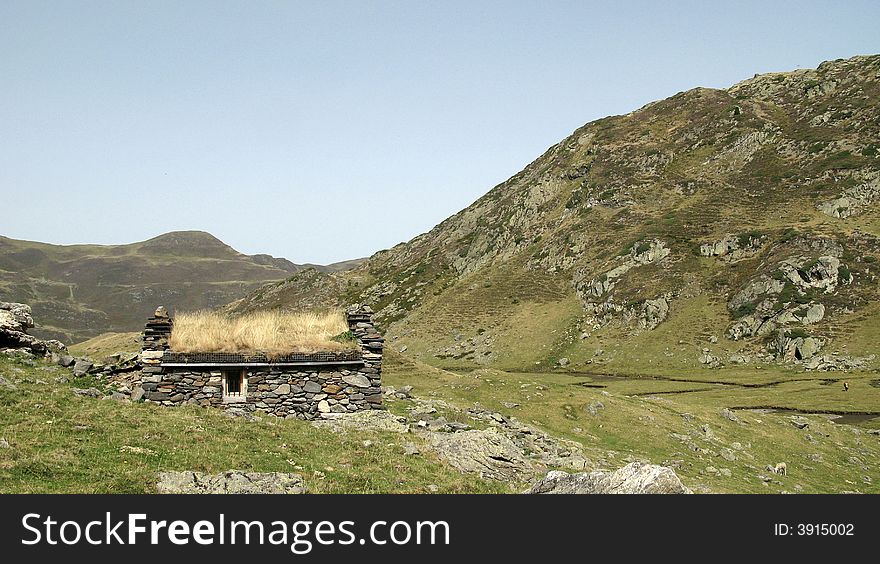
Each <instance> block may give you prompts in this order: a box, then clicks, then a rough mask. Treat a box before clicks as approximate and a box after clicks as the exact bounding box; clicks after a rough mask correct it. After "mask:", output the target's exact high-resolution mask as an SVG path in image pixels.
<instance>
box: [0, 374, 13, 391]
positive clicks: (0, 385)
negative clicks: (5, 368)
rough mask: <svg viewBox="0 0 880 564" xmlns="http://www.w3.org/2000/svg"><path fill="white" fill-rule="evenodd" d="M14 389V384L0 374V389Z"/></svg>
mask: <svg viewBox="0 0 880 564" xmlns="http://www.w3.org/2000/svg"><path fill="white" fill-rule="evenodd" d="M14 389H15V384H13V383H12V382H10V381H9V380H7V379H6V378H4V377H3V376H0V390H14Z"/></svg>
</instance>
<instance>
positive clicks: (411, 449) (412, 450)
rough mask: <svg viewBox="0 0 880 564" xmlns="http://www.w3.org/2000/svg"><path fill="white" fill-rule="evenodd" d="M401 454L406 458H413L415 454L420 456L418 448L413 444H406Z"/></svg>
mask: <svg viewBox="0 0 880 564" xmlns="http://www.w3.org/2000/svg"><path fill="white" fill-rule="evenodd" d="M403 454H404V455H406V456H415V455H417V454H421V451H420V450H419V447H417V446H416V445H415V443H411V442H407V443H404V445H403Z"/></svg>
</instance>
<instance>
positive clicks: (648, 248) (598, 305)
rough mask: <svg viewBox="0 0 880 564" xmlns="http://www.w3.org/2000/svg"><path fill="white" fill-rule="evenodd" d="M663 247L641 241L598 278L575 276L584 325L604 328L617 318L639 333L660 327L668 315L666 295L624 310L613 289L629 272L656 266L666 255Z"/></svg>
mask: <svg viewBox="0 0 880 564" xmlns="http://www.w3.org/2000/svg"><path fill="white" fill-rule="evenodd" d="M670 252H671V251H670V249H669V247H667V246H666V243H664V242H663V241H661V240H659V239H654V240H651V241H642V242H640V243H636V244H635V245H633V246H632V248H630V251H629V254H627V255H625V256H623V257H620V258H619V259H618V260H619V261H621V264H619V265H617V266H615V267H614V268H612V269H611V270H609V271H607V272H605V273H604V274H602V275H601V276H599V277H598V278H593V279H591V280H585V279H584V277H585V272H583V271H581V272H578V273H577V274H576V276H575V280H574V287H575V290H576V291H577V293H578V295H579V296H580V298H581V300H582V302H583V307H584V311H585V312H586V314H587V319H586V321H585V324H586V325H588V326H591V327H592V329H599V328H600V327H604V326H605V325H608V324H609V323H610V322H611V321H612V320H613V319H614V318H615V316H616V315H618V314H620V316H621V318H622V321H623V322H624V323H626V324H634V325H636V326H638V327H639V328H640V329H647V330H651V329H654V328H656V327H657V326H658V325H660V323H662V322H663V321H664V320H665V319H666V316H667V315H668V313H669V303H670V301H671V300H672V298H673V295H672V294H670V293H667V294H664V295H661V296H658V297H656V298H654V299H649V300H645V301H644V302H642V303H640V304H637V305H635V306H624V305H623V304H619V303H617V302H615V299H614V293H613V292H614V289H615V287H616V286H617V284H618V282H619V281H620V280H621V279H622V278H623V277H624V276H625V275H626V274H627V273H628V272H630V271H631V270H633V269H634V268H638V267H641V266H645V265H649V264H657V263H660V262H661V261H663V260H664V259H666V258H667V257H668V256H669V255H670Z"/></svg>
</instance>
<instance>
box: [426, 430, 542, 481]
mask: <svg viewBox="0 0 880 564" xmlns="http://www.w3.org/2000/svg"><path fill="white" fill-rule="evenodd" d="M428 440H429V443H430V446H431V448H432V450H433V451H434V452H435V453H436V454H437V455H438V456H439V457H440V458H442V459H443V460H445V461H446V462H447V463H448V464H449V465H450V466H452V467H453V468H455V469H456V470H458V471H460V472H464V473H468V474H478V475H479V476H481V477H483V478H490V479H493V480H503V481H525V480H528V479H530V478H532V477H533V476H534V475H535V472H536V469H535V467H534V466H533V465H532V463H531V462H530V461H529V460H528V459H526V457H525V456H523V453H522V451H521V450H520V449H519V448H518V447H517V446H516V444H514V442H513V441H512V440H511V439H510V438H509V437H507V436H506V435H505V434H504V433H502V432H501V431H499V430H498V429H496V428H492V427H490V428H488V429H484V430H476V429H474V430H470V431H462V432H459V433H431V434H429V435H428Z"/></svg>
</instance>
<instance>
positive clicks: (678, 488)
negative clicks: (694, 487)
mask: <svg viewBox="0 0 880 564" xmlns="http://www.w3.org/2000/svg"><path fill="white" fill-rule="evenodd" d="M526 493H531V494H689V493H693V492H691V490H690V489H688V488H686V487H685V486H684V485H683V484H682V483H681V480H680V479H679V478H678V476H677V475H676V474H675V471H674V470H672V469H671V468H668V467H666V466H658V465H655V464H643V463H641V462H632V463H630V464H627V465H626V466H624V467H623V468H621V469H619V470H615V471H614V472H610V473H609V472H601V471H594V472H584V473H579V474H569V473H568V472H561V471H558V470H556V471H552V472H548V473H547V475H546V476H545V477H544V478H542V479H541V480H540V481H538V482H537V483H535V484H534V485H533V486H532V487H531V488H530V489H529V490H528V491H527V492H526Z"/></svg>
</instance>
